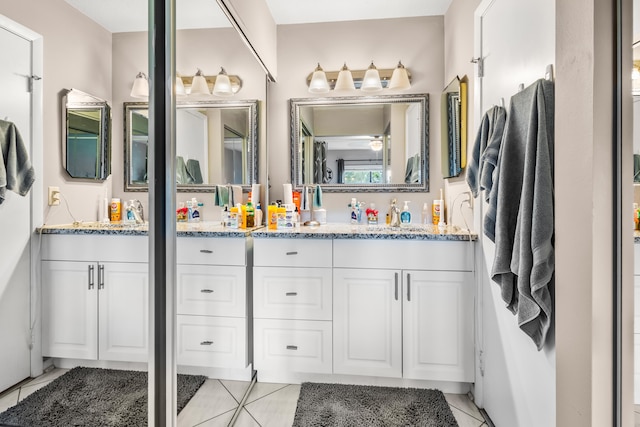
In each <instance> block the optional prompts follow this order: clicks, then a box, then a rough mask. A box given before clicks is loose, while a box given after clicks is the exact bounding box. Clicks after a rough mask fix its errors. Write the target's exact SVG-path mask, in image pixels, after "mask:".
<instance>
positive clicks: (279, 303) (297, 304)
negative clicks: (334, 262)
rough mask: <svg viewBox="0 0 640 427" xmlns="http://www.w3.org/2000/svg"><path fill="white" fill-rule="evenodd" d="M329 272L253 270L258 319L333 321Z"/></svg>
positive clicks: (314, 270)
mask: <svg viewBox="0 0 640 427" xmlns="http://www.w3.org/2000/svg"><path fill="white" fill-rule="evenodd" d="M331 271H332V270H331V269H330V268H283V267H254V268H253V283H254V286H253V315H254V316H255V317H256V318H268V319H298V320H331V304H332V286H331V283H332V278H331V276H332V275H331Z"/></svg>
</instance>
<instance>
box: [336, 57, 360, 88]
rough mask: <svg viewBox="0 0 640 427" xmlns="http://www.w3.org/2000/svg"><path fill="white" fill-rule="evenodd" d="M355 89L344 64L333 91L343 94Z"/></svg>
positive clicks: (349, 72)
mask: <svg viewBox="0 0 640 427" xmlns="http://www.w3.org/2000/svg"><path fill="white" fill-rule="evenodd" d="M355 88H356V85H355V84H353V75H352V74H351V71H350V70H349V69H348V68H347V64H346V63H345V64H344V65H343V66H342V69H341V70H340V72H339V73H338V79H337V80H336V85H335V87H334V88H333V90H334V91H336V92H343V91H349V90H355Z"/></svg>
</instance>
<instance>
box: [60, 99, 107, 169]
mask: <svg viewBox="0 0 640 427" xmlns="http://www.w3.org/2000/svg"><path fill="white" fill-rule="evenodd" d="M62 120H63V123H62V133H63V135H62V165H63V167H64V169H65V170H66V171H67V173H68V174H69V176H70V177H71V178H78V179H89V180H96V181H103V180H105V179H107V177H108V176H109V175H110V174H111V108H110V107H109V104H108V103H107V101H105V100H103V99H100V98H98V97H95V96H93V95H89V94H88V93H84V92H82V91H79V90H77V89H69V90H66V91H65V92H63V96H62Z"/></svg>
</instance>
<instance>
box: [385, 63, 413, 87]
mask: <svg viewBox="0 0 640 427" xmlns="http://www.w3.org/2000/svg"><path fill="white" fill-rule="evenodd" d="M410 87H411V82H409V74H408V73H407V69H406V68H404V65H402V61H398V66H397V67H396V69H395V70H393V74H392V75H391V81H390V82H389V89H397V90H407V89H409V88H410Z"/></svg>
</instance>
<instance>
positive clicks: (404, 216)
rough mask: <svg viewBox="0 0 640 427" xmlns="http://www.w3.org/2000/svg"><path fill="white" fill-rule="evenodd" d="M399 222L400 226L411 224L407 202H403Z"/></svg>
mask: <svg viewBox="0 0 640 427" xmlns="http://www.w3.org/2000/svg"><path fill="white" fill-rule="evenodd" d="M400 222H401V223H402V224H409V223H410V222H411V211H409V201H408V200H405V202H404V207H403V208H402V213H401V214H400Z"/></svg>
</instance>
